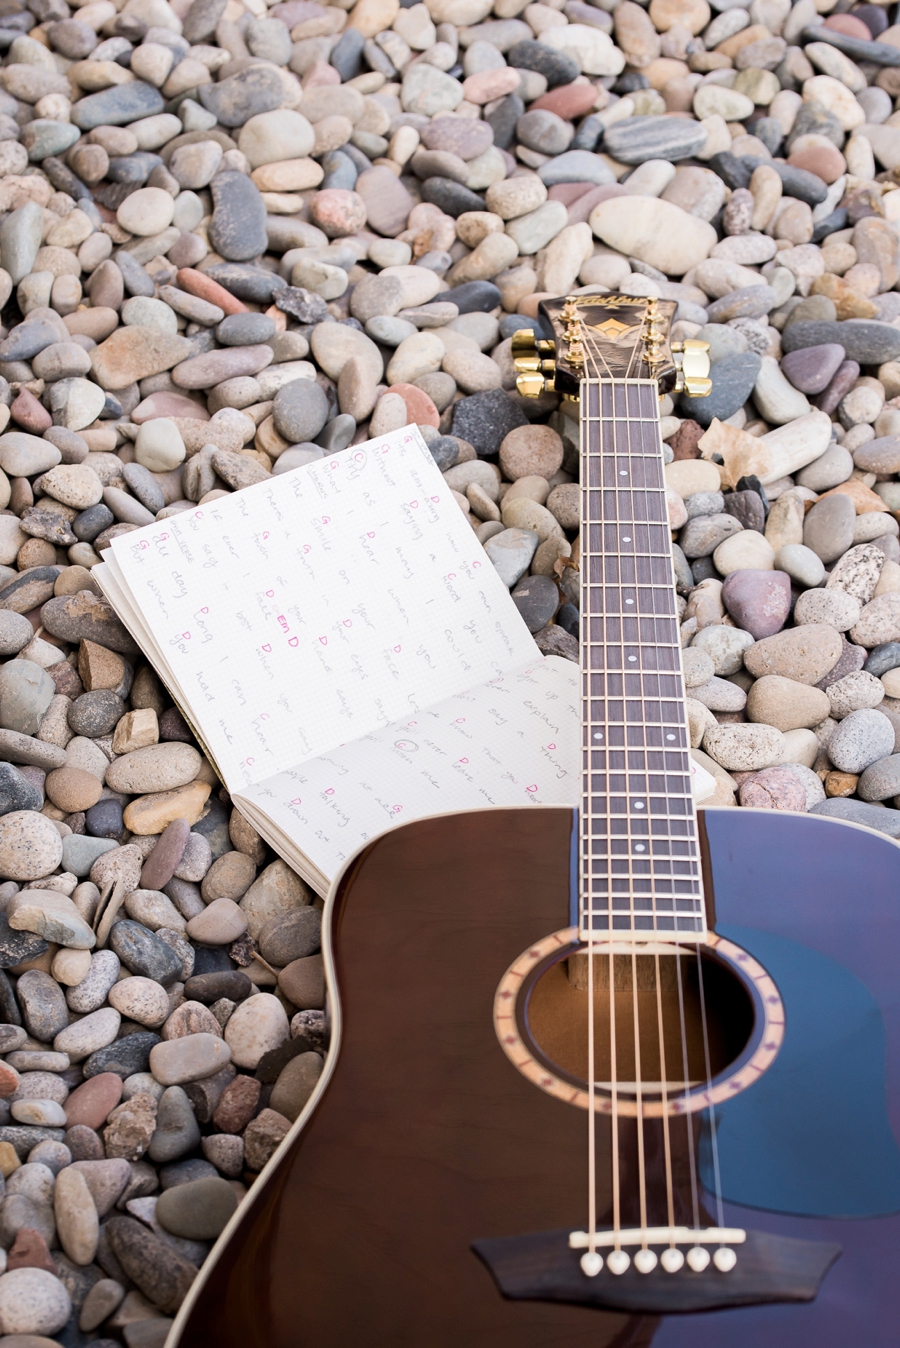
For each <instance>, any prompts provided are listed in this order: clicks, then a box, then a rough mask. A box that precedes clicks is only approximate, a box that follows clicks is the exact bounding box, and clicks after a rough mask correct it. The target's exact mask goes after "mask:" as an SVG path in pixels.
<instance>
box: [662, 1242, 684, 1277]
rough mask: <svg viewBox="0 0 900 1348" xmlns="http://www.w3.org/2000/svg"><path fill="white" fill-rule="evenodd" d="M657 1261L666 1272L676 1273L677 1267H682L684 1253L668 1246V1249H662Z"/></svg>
mask: <svg viewBox="0 0 900 1348" xmlns="http://www.w3.org/2000/svg"><path fill="white" fill-rule="evenodd" d="M659 1262H660V1263H661V1264H662V1266H663V1268H664V1269H665V1270H666V1272H667V1273H677V1272H678V1270H679V1269H682V1268H684V1255H683V1254H682V1253H681V1251H680V1250H676V1249H674V1248H673V1247H671V1246H670V1247H669V1249H668V1250H663V1252H662V1254H661V1255H660V1256H659Z"/></svg>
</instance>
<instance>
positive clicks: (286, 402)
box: [272, 379, 328, 444]
mask: <svg viewBox="0 0 900 1348" xmlns="http://www.w3.org/2000/svg"><path fill="white" fill-rule="evenodd" d="M272 416H273V418H274V421H275V429H276V430H277V431H278V433H279V435H282V436H284V438H285V440H289V441H290V442H291V444H300V443H301V442H303V441H309V440H315V438H316V436H317V435H318V434H319V432H320V431H321V430H322V427H323V426H324V425H325V422H326V421H327V420H328V398H327V397H326V395H325V392H324V390H323V389H322V388H321V387H320V385H319V384H317V383H316V382H315V380H313V379H295V380H293V382H292V383H290V384H286V385H285V387H284V388H281V389H279V390H278V392H277V393H276V394H275V403H274V406H273V408H272Z"/></svg>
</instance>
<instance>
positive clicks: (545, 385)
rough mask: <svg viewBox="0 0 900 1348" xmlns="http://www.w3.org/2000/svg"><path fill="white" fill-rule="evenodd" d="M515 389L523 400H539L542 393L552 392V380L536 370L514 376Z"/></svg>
mask: <svg viewBox="0 0 900 1348" xmlns="http://www.w3.org/2000/svg"><path fill="white" fill-rule="evenodd" d="M516 388H517V389H518V391H519V393H521V395H522V397H523V398H539V397H540V396H541V394H542V393H545V392H547V393H552V392H553V380H552V379H547V378H545V376H544V375H542V374H541V373H540V372H539V371H537V370H535V371H530V372H528V373H526V374H520V375H517V376H516Z"/></svg>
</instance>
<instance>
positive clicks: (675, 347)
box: [669, 342, 684, 356]
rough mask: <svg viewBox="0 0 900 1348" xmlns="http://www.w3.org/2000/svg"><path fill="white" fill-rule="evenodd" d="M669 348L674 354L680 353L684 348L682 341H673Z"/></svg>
mask: <svg viewBox="0 0 900 1348" xmlns="http://www.w3.org/2000/svg"><path fill="white" fill-rule="evenodd" d="M669 350H670V351H671V352H672V353H673V355H676V356H678V355H680V354H681V352H682V351H683V350H684V342H673V343H672V345H671V346H670V348H669Z"/></svg>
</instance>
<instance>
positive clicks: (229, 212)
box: [204, 66, 266, 262]
mask: <svg viewBox="0 0 900 1348" xmlns="http://www.w3.org/2000/svg"><path fill="white" fill-rule="evenodd" d="M249 69H250V70H254V69H255V70H262V69H263V67H261V66H255V67H254V66H251V67H250V68H249ZM227 82H228V81H226V83H227ZM204 87H208V88H216V87H219V88H220V87H221V86H215V85H210V86H204ZM210 190H211V191H212V194H213V217H212V220H211V221H210V226H209V236H210V242H211V244H212V245H213V247H214V248H215V249H216V251H217V252H218V253H220V254H221V255H222V257H224V258H227V260H228V261H229V262H244V261H247V260H249V259H250V258H255V257H258V256H259V255H260V254H261V253H264V252H265V251H266V208H265V205H264V203H263V199H262V197H261V196H260V194H259V190H258V188H257V187H256V185H255V183H253V182H251V180H250V179H249V178H248V177H247V176H246V174H243V173H239V172H236V171H234V170H225V171H224V172H221V173H217V174H216V176H215V178H213V180H212V183H211V185H210Z"/></svg>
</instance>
